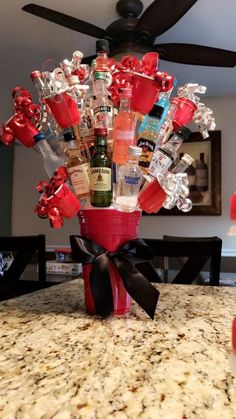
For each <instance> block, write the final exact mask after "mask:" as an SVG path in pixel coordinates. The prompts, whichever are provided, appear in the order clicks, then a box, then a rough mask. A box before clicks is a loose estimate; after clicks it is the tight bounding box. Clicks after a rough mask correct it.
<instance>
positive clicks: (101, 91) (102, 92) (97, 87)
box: [94, 79, 108, 96]
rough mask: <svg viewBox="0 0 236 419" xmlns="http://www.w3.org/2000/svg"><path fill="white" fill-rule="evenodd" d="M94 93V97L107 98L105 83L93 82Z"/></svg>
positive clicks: (98, 80) (103, 81) (99, 80)
mask: <svg viewBox="0 0 236 419" xmlns="http://www.w3.org/2000/svg"><path fill="white" fill-rule="evenodd" d="M94 93H95V96H108V91H107V88H106V82H105V80H103V79H97V80H95V82H94Z"/></svg>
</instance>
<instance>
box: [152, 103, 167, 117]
mask: <svg viewBox="0 0 236 419" xmlns="http://www.w3.org/2000/svg"><path fill="white" fill-rule="evenodd" d="M163 112H164V108H163V107H162V106H160V105H157V104H155V105H154V106H153V108H152V109H151V110H150V112H149V114H148V116H151V117H153V118H158V119H161V117H162V114H163Z"/></svg>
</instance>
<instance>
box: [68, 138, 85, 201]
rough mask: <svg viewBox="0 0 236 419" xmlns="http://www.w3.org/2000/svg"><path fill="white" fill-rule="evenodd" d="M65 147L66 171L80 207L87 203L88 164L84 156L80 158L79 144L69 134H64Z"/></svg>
mask: <svg viewBox="0 0 236 419" xmlns="http://www.w3.org/2000/svg"><path fill="white" fill-rule="evenodd" d="M64 139H65V141H66V145H67V155H68V161H67V171H68V174H69V176H70V180H71V183H72V186H73V188H74V191H75V195H76V196H77V198H79V199H80V202H81V204H82V205H86V204H87V203H89V191H90V179H89V163H88V161H87V159H86V158H85V156H82V154H81V150H80V147H79V144H78V145H77V144H76V142H75V137H74V136H73V134H72V133H71V132H67V133H65V134H64ZM77 143H78V141H77Z"/></svg>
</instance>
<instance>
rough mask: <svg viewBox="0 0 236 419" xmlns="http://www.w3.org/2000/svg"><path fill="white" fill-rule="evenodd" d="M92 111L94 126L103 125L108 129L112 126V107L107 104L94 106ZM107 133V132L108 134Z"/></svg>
mask: <svg viewBox="0 0 236 419" xmlns="http://www.w3.org/2000/svg"><path fill="white" fill-rule="evenodd" d="M93 112H94V126H95V127H96V128H97V127H105V128H107V129H108V131H109V130H111V129H112V128H113V108H112V107H111V106H109V105H101V106H96V107H95V108H94V110H93ZM108 135H109V134H108Z"/></svg>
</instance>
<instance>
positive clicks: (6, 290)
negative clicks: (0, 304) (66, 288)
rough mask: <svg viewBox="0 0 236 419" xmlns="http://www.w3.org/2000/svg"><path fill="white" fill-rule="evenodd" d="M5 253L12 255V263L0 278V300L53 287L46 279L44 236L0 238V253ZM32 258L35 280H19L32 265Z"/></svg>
mask: <svg viewBox="0 0 236 419" xmlns="http://www.w3.org/2000/svg"><path fill="white" fill-rule="evenodd" d="M5 252H7V253H8V252H9V253H11V254H12V256H13V261H12V263H11V264H10V266H9V268H8V269H6V270H4V271H3V272H2V275H1V276H0V300H3V299H8V298H12V297H15V296H17V295H22V294H26V293H29V292H32V291H36V290H39V289H42V288H46V287H48V286H51V285H55V283H50V282H48V281H47V278H46V244H45V235H44V234H39V235H35V236H33V235H32V236H7V237H1V236H0V253H3V254H4V253H5ZM35 256H36V258H35ZM33 258H35V260H36V264H37V265H38V270H37V278H32V280H31V279H29V280H26V279H23V278H21V276H22V274H23V273H24V271H25V269H26V267H27V266H28V265H29V264H31V263H32V259H33ZM34 275H35V274H34ZM32 276H33V274H32Z"/></svg>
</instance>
